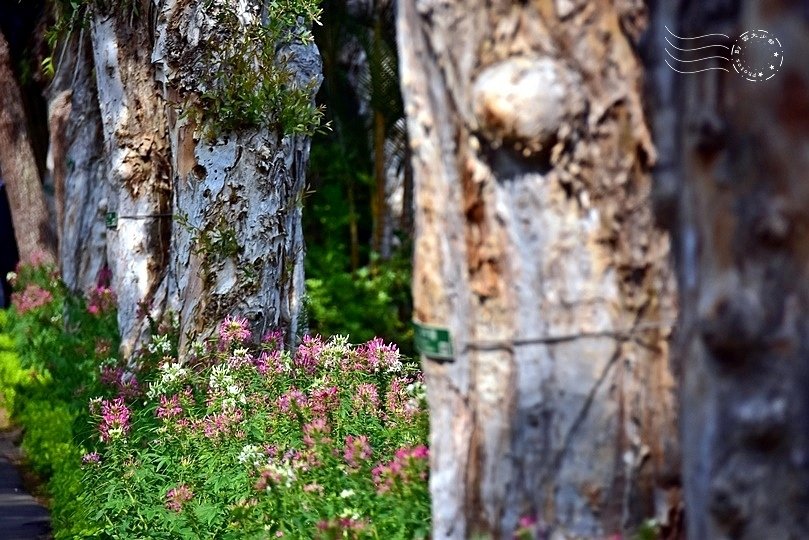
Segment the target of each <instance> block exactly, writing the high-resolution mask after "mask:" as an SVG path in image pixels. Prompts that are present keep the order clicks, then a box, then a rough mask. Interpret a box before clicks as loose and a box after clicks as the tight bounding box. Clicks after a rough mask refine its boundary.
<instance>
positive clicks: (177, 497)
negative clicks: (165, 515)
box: [166, 484, 194, 512]
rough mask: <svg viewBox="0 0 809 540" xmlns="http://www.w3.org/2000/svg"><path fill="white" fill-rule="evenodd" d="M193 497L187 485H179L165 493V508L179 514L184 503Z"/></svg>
mask: <svg viewBox="0 0 809 540" xmlns="http://www.w3.org/2000/svg"><path fill="white" fill-rule="evenodd" d="M193 496H194V492H193V491H191V490H190V489H189V488H188V486H187V485H185V484H180V485H179V486H177V487H176V488H172V489H170V490H169V491H168V493H166V508H168V509H169V510H171V511H172V512H180V511H181V510H182V509H183V506H184V505H185V503H187V502H188V501H190V500H191V498H192V497H193Z"/></svg>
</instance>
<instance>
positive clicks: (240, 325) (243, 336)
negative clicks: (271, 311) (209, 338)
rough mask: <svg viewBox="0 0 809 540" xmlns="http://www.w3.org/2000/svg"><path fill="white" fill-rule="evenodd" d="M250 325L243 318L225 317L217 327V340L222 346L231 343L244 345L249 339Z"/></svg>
mask: <svg viewBox="0 0 809 540" xmlns="http://www.w3.org/2000/svg"><path fill="white" fill-rule="evenodd" d="M251 335H252V334H251V332H250V323H249V322H248V321H247V319H245V318H244V317H239V316H235V317H231V316H229V315H228V316H227V317H225V320H224V321H222V324H220V325H219V339H220V340H221V341H222V343H223V344H224V345H228V344H230V343H231V342H236V343H244V342H246V341H247V340H249V339H250V336H251Z"/></svg>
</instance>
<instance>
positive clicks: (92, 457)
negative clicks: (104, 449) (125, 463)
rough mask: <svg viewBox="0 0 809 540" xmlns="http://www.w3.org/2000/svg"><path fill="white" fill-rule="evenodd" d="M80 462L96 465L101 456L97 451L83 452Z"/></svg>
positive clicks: (99, 461)
mask: <svg viewBox="0 0 809 540" xmlns="http://www.w3.org/2000/svg"><path fill="white" fill-rule="evenodd" d="M81 462H82V463H84V464H85V465H97V464H99V463H101V456H100V455H99V454H98V452H90V453H89V454H84V455H83V456H82V457H81Z"/></svg>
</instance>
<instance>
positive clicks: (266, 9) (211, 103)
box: [41, 0, 323, 140]
mask: <svg viewBox="0 0 809 540" xmlns="http://www.w3.org/2000/svg"><path fill="white" fill-rule="evenodd" d="M265 4H266V5H265ZM318 4H319V0H276V1H272V2H269V3H264V2H258V1H255V0H253V1H249V2H248V4H247V11H246V12H240V11H239V7H238V6H237V4H235V3H232V2H223V1H221V0H204V6H203V9H204V10H205V11H206V12H207V13H208V15H209V16H210V17H212V18H213V19H214V20H215V21H216V28H217V29H216V36H215V38H214V39H215V40H216V41H215V42H211V43H203V44H202V45H201V50H203V51H204V54H205V55H206V56H205V58H204V59H203V64H204V66H203V67H202V69H201V70H200V72H199V75H200V76H201V77H202V80H201V81H198V83H199V84H196V85H195V86H194V88H191V89H188V90H190V92H192V93H193V94H194V98H193V99H192V100H190V104H191V108H190V110H189V111H187V114H189V115H191V116H194V117H196V118H198V119H199V120H201V124H203V125H204V132H205V135H206V137H207V138H208V139H211V140H213V139H216V138H218V137H219V136H220V135H222V134H223V133H228V132H232V131H236V130H239V129H244V128H252V127H261V126H265V127H270V128H272V129H274V130H278V131H279V132H281V133H283V134H286V135H291V134H309V135H311V134H313V133H315V132H316V131H317V130H318V128H319V127H320V125H321V120H322V118H323V109H322V108H320V107H316V106H314V104H313V103H312V101H313V99H312V96H313V94H314V89H315V86H316V85H317V81H310V82H306V83H302V84H299V83H298V82H297V81H296V74H295V72H294V67H290V66H289V65H288V60H289V56H288V55H289V54H291V53H290V51H292V49H291V48H290V46H291V45H293V44H307V43H310V42H311V40H312V37H311V32H310V30H309V28H311V26H312V25H313V24H317V23H318V17H319V15H320V8H319V7H318ZM141 5H142V4H141V2H139V1H138V0H125V1H124V2H111V1H106V0H58V1H57V2H55V4H54V6H55V8H54V9H55V14H56V23H55V24H54V26H53V27H52V28H51V29H50V30H49V31H48V32H47V35H46V37H47V41H48V43H49V45H50V48H51V50H52V51H54V52H56V51H58V50H59V48H58V46H57V45H58V43H59V42H60V41H61V40H62V38H64V41H65V42H67V41H68V37H69V36H70V34H71V33H73V32H74V31H75V30H76V29H77V28H79V27H81V26H84V25H87V23H88V21H89V19H90V17H91V16H92V14H93V13H94V12H97V11H100V12H101V13H115V14H116V15H117V16H119V17H122V18H125V19H126V20H128V21H129V22H130V23H131V22H132V21H133V20H135V19H137V18H138V17H140V16H141V9H140V8H141ZM41 67H42V70H43V72H44V73H45V74H46V75H48V76H53V74H54V73H55V69H56V68H58V66H55V64H54V57H53V55H51V56H48V57H47V58H46V59H45V60H44V61H43V62H42V66H41ZM189 67H190V66H189ZM200 87H201V88H205V89H206V90H204V91H202V92H198V88H200Z"/></svg>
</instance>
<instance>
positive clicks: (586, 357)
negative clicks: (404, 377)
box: [398, 0, 679, 539]
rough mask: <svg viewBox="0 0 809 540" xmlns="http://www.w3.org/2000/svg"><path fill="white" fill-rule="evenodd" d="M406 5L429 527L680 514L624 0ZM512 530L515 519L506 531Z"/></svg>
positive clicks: (592, 531)
mask: <svg viewBox="0 0 809 540" xmlns="http://www.w3.org/2000/svg"><path fill="white" fill-rule="evenodd" d="M620 6H621V7H614V5H613V4H611V3H584V2H573V1H563V0H559V1H557V2H555V3H551V2H542V3H517V4H513V3H495V4H494V5H491V4H488V3H482V2H473V3H463V4H451V3H450V4H447V3H442V2H437V1H436V2H434V1H428V0H425V1H420V2H413V1H404V2H402V3H400V5H399V14H398V36H399V53H400V62H401V63H400V66H401V77H402V85H403V93H404V97H405V105H406V112H407V116H408V132H409V135H410V144H411V148H412V152H413V168H414V183H415V185H414V190H415V204H416V215H415V220H416V225H415V226H416V238H415V247H414V252H415V261H414V264H415V267H414V278H413V279H414V283H413V294H414V313H415V318H416V319H417V320H418V321H420V322H421V323H424V324H426V325H431V326H438V327H443V328H447V329H448V330H449V332H450V335H451V339H452V346H453V349H454V354H453V355H452V357H451V358H450V359H449V361H445V362H438V361H436V360H435V359H432V358H431V357H429V356H425V357H424V362H423V363H424V370H425V378H426V381H427V388H428V401H429V406H430V415H431V416H430V423H431V434H430V446H431V476H430V490H431V493H432V504H433V528H434V536H433V537H434V538H436V539H439V538H469V537H472V536H474V535H475V534H482V535H487V536H491V537H494V538H511V537H512V536H513V534H514V532H515V530H517V528H518V525H519V523H518V522H519V520H520V518H521V517H522V518H537V519H538V520H539V524H538V525H535V526H534V529H535V531H534V532H535V534H538V533H537V531H536V529H541V528H544V529H545V530H546V531H552V532H553V533H554V534H556V535H557V536H553V537H554V538H560V537H561V538H564V537H570V536H572V535H579V536H584V537H588V538H589V537H601V536H604V535H607V534H612V533H616V532H628V531H630V530H631V529H633V527H635V526H637V525H639V524H640V523H641V522H642V521H643V520H644V519H645V518H649V517H654V516H657V517H658V518H659V519H661V520H662V521H663V522H665V521H666V519H667V517H668V516H669V514H670V513H672V512H676V511H677V509H678V505H679V489H678V488H677V470H678V454H677V441H676V431H675V423H674V421H675V410H674V404H673V390H674V384H673V379H672V377H671V375H670V372H669V366H668V354H667V352H668V350H667V338H668V336H669V332H670V326H671V319H672V317H673V309H674V306H673V289H674V288H673V280H672V279H671V277H670V275H669V273H668V271H667V269H666V268H667V266H666V260H667V254H668V243H667V240H666V238H665V236H664V235H662V234H661V233H660V232H658V231H657V230H655V229H654V228H653V225H652V217H651V210H650V206H649V191H650V179H649V174H648V171H649V169H650V167H651V165H652V162H653V161H654V159H655V150H654V148H653V147H652V144H651V141H650V136H649V133H648V130H647V127H646V122H645V119H644V115H643V111H642V108H641V102H640V97H639V95H640V85H641V67H640V65H639V62H638V60H637V58H636V56H635V54H634V52H633V46H634V45H635V41H636V39H637V37H638V36H639V34H640V32H641V31H642V27H643V24H644V21H645V12H644V11H643V9H642V8H640V7H638V6H637V5H636V4H635V3H621V4H620ZM523 524H526V522H523Z"/></svg>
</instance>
